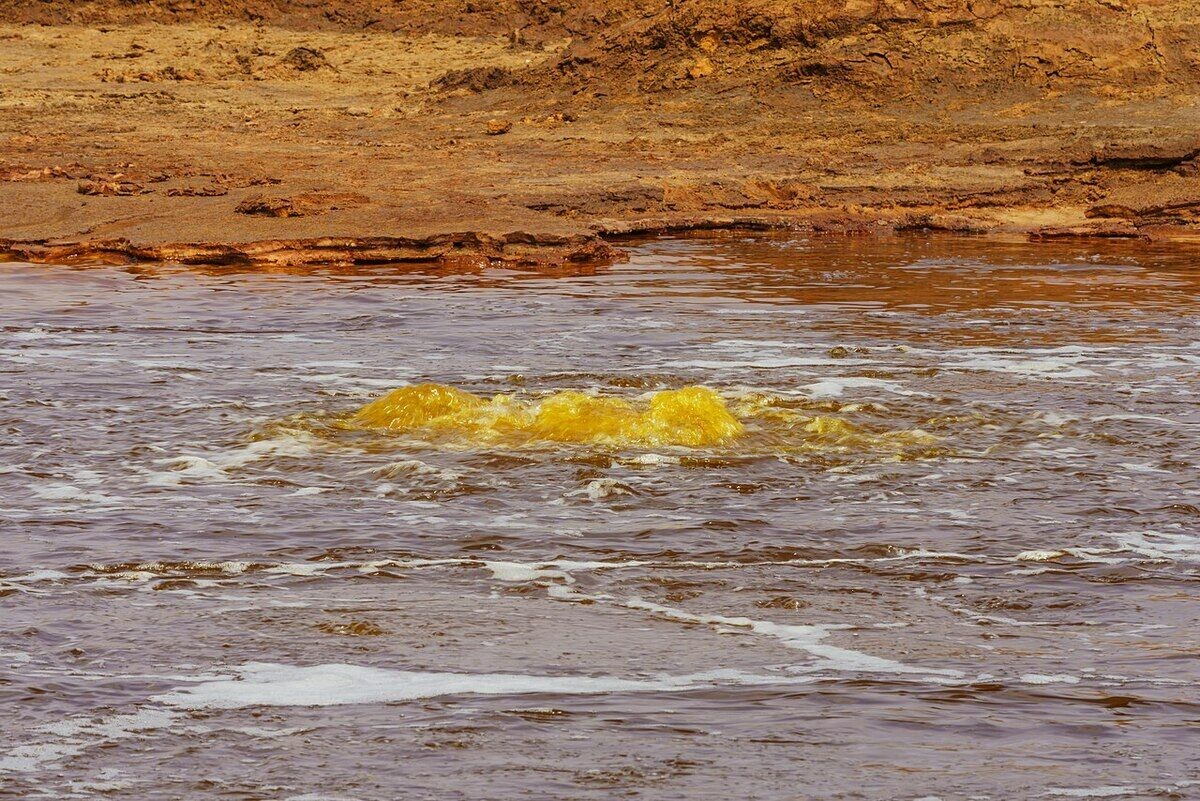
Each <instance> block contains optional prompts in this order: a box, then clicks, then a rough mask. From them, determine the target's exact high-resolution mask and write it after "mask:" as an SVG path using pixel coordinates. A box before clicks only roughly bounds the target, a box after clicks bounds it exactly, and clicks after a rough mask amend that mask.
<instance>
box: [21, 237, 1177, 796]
mask: <svg viewBox="0 0 1200 801" xmlns="http://www.w3.org/2000/svg"><path fill="white" fill-rule="evenodd" d="M1198 266H1200V254H1198V253H1197V252H1196V251H1188V250H1179V249H1176V250H1173V251H1172V250H1165V249H1155V248H1154V247H1152V246H1149V245H1146V244H1143V243H1136V244H1132V243H1131V244H1117V243H1113V244H1096V243H1092V242H1088V243H1080V244H1070V245H1054V246H1037V247H1035V246H1030V245H1024V244H1004V243H997V242H993V241H979V240H967V239H949V238H947V239H932V240H922V239H891V240H889V239H880V240H854V239H841V238H830V239H818V240H812V241H805V240H798V239H791V238H774V237H764V238H754V239H740V238H734V237H724V238H696V239H686V240H673V241H671V240H663V241H652V242H647V243H643V244H640V245H637V246H636V247H634V248H633V250H632V258H631V260H630V261H629V262H628V263H625V264H619V265H616V266H613V267H611V268H604V269H595V270H589V271H581V272H572V273H564V274H556V275H546V274H535V273H521V272H498V271H485V272H481V273H478V274H467V275H464V274H450V273H441V272H437V271H418V272H413V271H406V272H397V271H396V270H395V269H392V268H379V269H362V270H358V271H332V270H331V271H326V272H317V273H307V274H302V273H295V274H290V273H287V272H276V273H273V274H264V273H262V272H254V271H239V270H236V269H232V268H229V269H209V270H200V269H195V268H182V267H169V266H150V267H96V266H90V267H45V266H30V265H25V264H5V265H0V292H2V293H3V295H2V297H3V300H0V315H2V316H0V401H3V404H2V406H0V430H2V431H3V437H0V519H2V523H3V530H2V532H0V620H2V621H3V625H2V626H0V797H2V798H21V799H25V798H92V797H95V798H99V797H103V798H117V799H177V798H228V799H247V800H248V799H281V800H282V799H294V800H296V801H298V800H299V799H308V800H309V801H316V799H342V800H347V799H360V800H362V801H367V800H370V801H376V799H378V800H379V801H383V800H384V799H396V798H404V799H422V798H436V799H439V800H440V801H441V800H445V799H499V798H515V797H523V798H538V799H567V798H571V799H610V798H614V797H626V796H636V797H639V798H651V799H677V798H681V797H687V798H693V799H714V801H715V800H716V799H722V800H724V799H729V798H745V799H797V798H806V799H807V798H819V799H825V798H830V799H832V798H847V799H849V798H861V799H916V798H940V799H945V800H947V801H948V799H961V798H991V799H1024V798H1042V797H1045V798H1056V797H1060V798H1088V797H1105V798H1193V797H1198V796H1200V758H1197V756H1196V754H1197V753H1200V736H1198V733H1200V699H1198V697H1197V689H1198V687H1197V685H1198V683H1200V659H1198V657H1200V604H1198V603H1197V602H1198V600H1200V530H1198V529H1200V497H1198V494H1200V433H1198V429H1197V425H1198V424H1200V410H1198V409H1197V404H1196V400H1197V390H1198V388H1200V386H1198V385H1200V316H1198V314H1197V313H1198V311H1200V301H1198V297H1200V296H1198V294H1197V290H1198V289H1200V272H1198V271H1197V267H1198Z"/></svg>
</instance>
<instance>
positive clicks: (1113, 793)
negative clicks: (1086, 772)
mask: <svg viewBox="0 0 1200 801" xmlns="http://www.w3.org/2000/svg"><path fill="white" fill-rule="evenodd" d="M1138 792H1139V791H1138V788H1136V787H1120V786H1117V785H1113V784H1109V785H1105V786H1103V787H1055V788H1053V789H1050V790H1047V791H1046V792H1045V793H1043V795H1055V796H1060V797H1066V798H1116V797H1117V796H1122V795H1134V794H1136V793H1138Z"/></svg>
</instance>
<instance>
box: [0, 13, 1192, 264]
mask: <svg viewBox="0 0 1200 801" xmlns="http://www.w3.org/2000/svg"><path fill="white" fill-rule="evenodd" d="M1197 41H1200V2H1195V0H1163V1H1161V2H1159V1H1155V2H1148V1H1142V2H1132V1H1129V0H1126V1H1125V2H1123V1H1122V0H1103V1H1101V0H1089V1H1087V2H1084V1H1082V0H1081V1H1079V2H1059V1H1052V2H1040V1H1038V0H1035V2H1014V1H1013V0H971V1H970V2H959V1H958V0H935V2H932V3H909V2H887V3H876V4H862V3H858V2H855V1H853V0H852V1H851V2H826V1H825V0H814V2H806V3H803V4H799V3H794V2H780V0H753V1H752V2H738V3H735V2H718V1H716V0H674V1H673V2H657V3H655V2H652V3H633V2H624V0H615V1H614V2H592V3H588V2H576V1H574V0H568V2H560V3H552V2H539V1H538V0H511V2H509V1H506V0H480V1H477V2H470V3H467V2H436V3H435V2H425V3H404V4H399V3H383V2H368V1H367V0H342V2H333V3H321V4H307V3H302V2H299V1H298V0H273V1H270V2H268V1H267V0H262V1H261V2H239V3H233V2H222V1H219V0H192V1H191V2H128V1H125V2H118V1H117V0H96V1H95V2H84V3H67V2H37V3H34V2H17V1H15V0H8V1H4V0H0V44H2V45H3V47H2V48H0V210H2V211H3V213H2V214H0V255H3V256H7V257H10V258H18V259H22V260H31V261H48V262H63V261H78V260H84V261H86V260H92V259H103V260H129V261H138V260H154V261H162V260H166V261H178V262H187V263H208V264H261V265H264V266H267V265H283V266H296V265H307V264H367V263H402V262H441V263H445V264H449V265H452V266H453V265H485V264H510V265H533V266H549V265H554V264H562V263H579V264H585V263H598V262H604V261H608V260H611V259H613V258H617V257H619V252H620V243H619V240H620V238H621V237H622V236H627V235H633V234H644V233H654V232H664V231H678V230H690V229H697V228H700V229H704V228H775V227H779V228H792V229H796V230H799V231H812V232H829V233H853V234H858V233H883V234H886V233H890V232H895V231H898V230H921V229H931V230H943V231H956V232H963V233H973V234H986V235H991V236H1003V237H1033V238H1054V237H1064V236H1069V237H1075V236H1102V237H1134V238H1149V239H1169V240H1195V241H1200V102H1198V101H1200V50H1198V49H1197V48H1196V47H1195V42H1197Z"/></svg>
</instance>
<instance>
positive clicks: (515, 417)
mask: <svg viewBox="0 0 1200 801" xmlns="http://www.w3.org/2000/svg"><path fill="white" fill-rule="evenodd" d="M350 423H351V424H352V425H355V426H362V427H366V428H375V429H386V430H388V431H396V432H413V433H422V434H425V435H434V436H443V437H446V436H449V437H456V438H466V439H468V440H471V441H475V442H484V443H489V442H512V441H546V442H562V443H575V444H592V445H611V446H617V447H620V446H627V447H654V446H659V445H679V446H685V447H693V448H697V447H704V446H713V445H724V444H727V443H730V442H732V441H733V440H735V439H736V438H738V437H739V436H741V435H742V433H743V432H744V430H745V429H744V427H743V425H742V423H741V422H740V421H739V420H738V419H737V418H736V417H734V416H733V414H732V413H730V411H729V408H728V407H727V406H726V404H725V401H724V399H722V398H721V396H720V395H718V394H717V393H716V392H714V391H713V390H711V389H709V388H708V387H700V386H692V387H683V388H682V389H672V390H663V391H661V392H656V393H654V394H653V395H651V396H650V397H649V399H648V400H644V401H641V402H633V401H629V400H625V399H623V398H613V397H602V396H595V395H588V394H585V393H583V392H575V391H563V392H555V393H554V394H552V395H549V396H546V397H544V398H541V399H537V400H522V399H517V398H515V397H514V396H512V395H496V396H494V397H493V398H491V399H490V400H488V399H484V398H481V397H479V396H478V395H473V394H471V393H469V392H464V391H463V390H460V389H455V388H454V387H448V386H444V385H442V384H418V385H415V386H408V387H401V388H400V389H397V390H393V391H392V392H390V393H388V394H387V395H385V396H383V397H382V398H380V399H378V400H376V401H373V402H371V403H368V404H367V405H366V406H364V407H363V408H361V409H360V410H359V411H358V412H357V413H356V414H355V415H354V416H353V417H352V418H351V419H350Z"/></svg>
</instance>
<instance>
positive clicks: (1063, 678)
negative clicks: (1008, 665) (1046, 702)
mask: <svg viewBox="0 0 1200 801" xmlns="http://www.w3.org/2000/svg"><path fill="white" fill-rule="evenodd" d="M1021 681H1023V682H1025V683H1026V684H1078V683H1079V677H1078V676H1070V675H1068V674H1066V673H1051V674H1045V673H1025V674H1022V676H1021Z"/></svg>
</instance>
